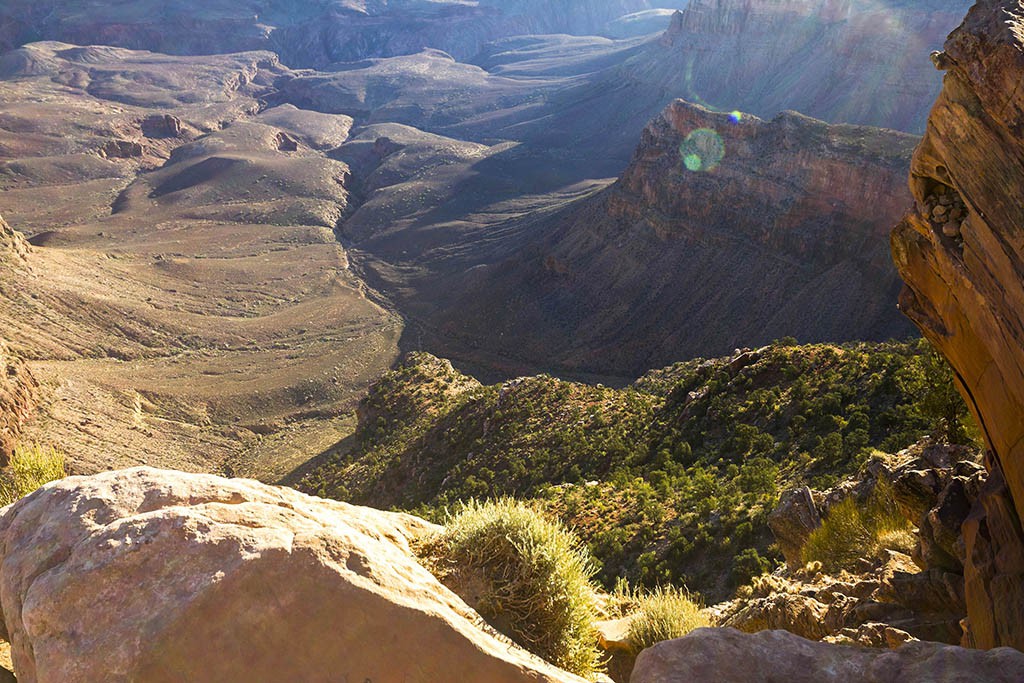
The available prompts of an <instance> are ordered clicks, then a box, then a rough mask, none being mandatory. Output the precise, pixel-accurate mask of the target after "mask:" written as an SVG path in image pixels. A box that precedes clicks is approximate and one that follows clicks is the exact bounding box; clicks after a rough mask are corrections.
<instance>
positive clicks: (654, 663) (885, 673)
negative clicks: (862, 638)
mask: <svg viewBox="0 0 1024 683" xmlns="http://www.w3.org/2000/svg"><path fill="white" fill-rule="evenodd" d="M629 680H630V683H712V682H713V683H747V682H748V681H749V682H751V683H753V682H754V681H757V682H763V681H785V683H937V682H939V681H941V683H975V682H976V681H986V683H1011V682H1014V683H1016V682H1018V681H1021V680H1024V653H1021V652H1018V651H1016V650H1012V649H1010V648H999V649H995V650H992V651H989V652H982V651H979V650H970V649H966V648H960V647H956V646H954V645H940V644H938V643H923V642H911V643H908V644H906V645H903V646H902V647H900V648H898V649H895V650H875V649H868V648H860V647H850V646H845V645H833V644H831V643H819V642H814V641H810V640H805V639H803V638H800V637H799V636H795V635H793V634H792V633H787V632H786V631H762V632H760V633H755V634H746V633H740V632H739V631H735V630H733V629H728V628H719V629H715V628H702V629H697V630H696V631H693V632H692V633H691V634H689V635H688V636H685V637H683V638H678V639H676V640H669V641H665V642H663V643H659V644H657V645H655V646H654V647H650V648H648V649H646V650H644V651H643V652H641V653H640V656H639V658H637V662H636V667H635V668H634V669H633V676H632V678H630V679H629Z"/></svg>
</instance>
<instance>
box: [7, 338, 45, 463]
mask: <svg viewBox="0 0 1024 683" xmlns="http://www.w3.org/2000/svg"><path fill="white" fill-rule="evenodd" d="M38 390H39V384H38V383H37V382H36V379H35V377H34V376H33V375H32V373H31V372H30V371H29V369H28V368H27V367H26V366H25V364H24V363H23V362H22V361H21V360H20V359H19V358H18V357H17V356H15V355H14V354H12V353H11V350H10V349H9V348H8V347H7V345H6V344H5V343H4V342H3V340H0V464H6V462H7V461H8V459H9V458H10V457H11V454H12V453H13V452H14V447H15V446H16V445H17V443H18V436H19V435H20V434H21V430H22V427H24V426H25V423H26V422H28V420H29V418H30V417H31V416H32V413H33V412H34V410H35V403H36V398H37V394H38Z"/></svg>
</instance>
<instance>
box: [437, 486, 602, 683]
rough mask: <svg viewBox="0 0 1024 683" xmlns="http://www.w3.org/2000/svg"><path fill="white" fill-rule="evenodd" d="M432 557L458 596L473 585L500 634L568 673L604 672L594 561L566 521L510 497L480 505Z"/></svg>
mask: <svg viewBox="0 0 1024 683" xmlns="http://www.w3.org/2000/svg"><path fill="white" fill-rule="evenodd" d="M428 552H429V553H430V554H431V555H432V556H433V557H432V560H433V564H434V566H435V568H436V569H437V570H438V571H439V573H441V574H442V578H444V579H446V582H448V583H450V584H453V586H454V587H455V589H456V592H457V593H462V592H463V591H460V590H459V589H458V586H462V587H472V592H473V593H474V595H473V596H472V597H471V598H470V599H469V602H470V603H471V604H473V606H474V607H475V608H476V609H477V611H478V612H479V613H480V615H481V616H482V617H483V618H484V619H486V620H487V621H488V622H489V623H490V624H491V625H492V626H494V627H495V628H497V629H498V630H499V631H501V632H502V633H504V634H505V635H507V636H509V637H510V638H512V639H513V640H514V641H516V642H517V643H519V644H520V645H521V646H523V647H524V648H526V649H527V650H530V651H531V652H533V653H534V654H537V655H539V656H541V657H543V658H544V659H547V660H548V661H550V662H552V663H554V664H556V665H557V666H560V667H561V668H563V669H566V670H567V671H571V672H573V673H576V674H579V675H581V676H584V677H593V676H594V675H595V674H596V673H597V672H598V671H599V670H600V668H601V658H600V654H599V652H598V649H597V642H598V634H597V631H596V629H595V627H594V622H595V621H596V620H597V619H598V613H597V604H596V595H595V590H594V586H593V585H592V583H591V577H592V576H593V573H594V566H593V561H592V559H591V556H590V554H589V553H588V552H587V551H586V549H585V548H584V547H583V545H582V544H581V543H580V541H579V540H578V539H577V538H576V536H575V535H573V534H572V533H571V532H570V531H568V530H567V529H566V528H565V527H563V526H562V525H561V524H558V523H557V522H552V521H549V520H548V519H545V518H544V517H543V516H542V515H541V514H540V513H539V512H537V511H536V510H534V509H532V508H530V507H528V506H526V505H524V504H523V503H519V502H516V501H514V500H511V499H507V498H506V499H501V500H496V501H490V502H478V501H475V500H473V501H469V502H467V503H465V504H461V505H460V506H459V507H458V508H457V509H456V511H455V512H454V514H452V515H451V516H450V517H449V519H448V520H447V525H446V529H445V532H444V534H443V535H442V537H441V538H440V539H439V540H438V541H437V542H436V543H434V544H432V546H431V548H430V550H429V551H428ZM464 597H465V596H464Z"/></svg>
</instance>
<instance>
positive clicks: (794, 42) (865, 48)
mask: <svg viewBox="0 0 1024 683" xmlns="http://www.w3.org/2000/svg"><path fill="white" fill-rule="evenodd" d="M969 4H970V3H969V2H967V1H966V0H955V1H954V2H939V1H937V0H910V1H907V2H900V3H881V2H873V1H871V0H783V1H782V2H779V1H778V0H693V1H692V2H690V4H689V5H688V6H687V8H686V9H685V10H683V11H682V12H681V13H679V14H677V15H676V16H675V17H674V19H673V21H672V26H671V28H670V29H669V31H668V33H667V34H666V35H665V37H664V38H663V39H662V43H663V44H664V45H665V46H666V47H667V48H668V49H667V50H666V59H670V60H672V62H673V63H675V64H676V65H677V66H676V67H675V68H676V72H677V73H678V74H679V75H680V76H679V80H680V81H681V83H680V87H681V89H679V90H677V91H676V93H675V94H676V96H678V97H683V98H685V99H688V100H690V101H693V102H700V103H702V104H707V105H709V106H713V107H715V108H719V109H725V110H729V109H743V110H744V111H752V112H754V113H756V114H758V115H761V116H774V115H775V113H776V112H778V111H780V110H783V109H796V110H798V111H800V112H803V113H804V114H808V115H809V116H814V117H816V118H820V119H824V120H826V121H845V122H849V123H861V124H867V125H873V126H886V127H890V128H896V129H898V130H905V131H910V132H915V133H919V132H921V131H923V129H924V121H925V117H926V113H927V108H928V106H929V104H930V103H931V102H932V101H933V100H934V99H935V96H936V94H937V93H938V89H939V86H940V83H939V79H938V78H936V77H935V74H934V72H932V71H931V65H930V64H929V63H928V53H929V52H930V51H931V50H934V49H937V48H938V47H940V46H941V45H942V41H943V39H944V38H945V36H946V34H947V33H948V32H949V31H950V30H951V29H952V28H953V27H954V26H956V24H957V22H958V21H959V19H960V17H962V16H963V13H964V11H965V10H966V9H967V7H968V6H969ZM865 93H877V94H878V95H879V96H874V97H873V96H864V95H865Z"/></svg>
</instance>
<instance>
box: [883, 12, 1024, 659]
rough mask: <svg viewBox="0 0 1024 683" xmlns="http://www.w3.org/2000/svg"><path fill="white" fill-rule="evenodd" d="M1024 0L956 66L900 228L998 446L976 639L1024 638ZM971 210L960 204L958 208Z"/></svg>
mask: <svg viewBox="0 0 1024 683" xmlns="http://www.w3.org/2000/svg"><path fill="white" fill-rule="evenodd" d="M1022 15H1024V6H1022V4H1021V3H1020V2H1018V1H1016V0H982V1H981V2H979V3H978V4H977V5H975V6H974V7H973V8H972V9H971V11H970V12H969V13H968V15H967V18H966V19H965V20H964V23H963V24H962V25H961V26H960V27H959V28H958V29H957V30H956V31H954V32H953V33H952V34H951V35H950V37H949V40H948V41H947V42H946V45H945V52H943V53H939V54H936V55H934V56H933V59H934V61H935V63H936V66H938V67H939V68H940V69H944V70H945V71H946V76H945V81H944V86H943V90H942V93H941V94H940V95H939V98H938V100H937V102H936V103H935V106H934V108H933V109H932V111H931V116H930V117H929V121H928V132H927V134H926V135H925V138H924V140H923V141H922V142H921V144H920V146H919V147H918V148H917V151H916V152H915V155H914V160H913V163H912V166H911V174H910V186H911V190H912V191H913V194H914V199H915V200H916V205H915V209H914V211H913V212H912V213H911V214H910V215H909V216H907V218H906V219H905V220H904V221H903V222H902V223H900V224H899V225H898V226H897V227H896V229H895V230H894V232H893V234H892V249H893V256H894V259H895V261H896V264H897V267H898V269H899V272H900V275H901V276H902V277H903V279H904V281H905V282H906V288H905V289H904V291H903V293H902V295H901V297H900V306H901V308H902V310H903V311H904V312H905V313H906V314H907V315H908V316H909V317H910V318H911V319H912V320H913V321H914V322H915V323H917V325H918V326H919V327H920V328H921V330H922V331H923V332H924V334H925V335H926V336H927V337H928V339H929V340H931V342H932V343H933V344H934V345H935V346H936V347H937V348H938V349H939V350H940V351H941V352H942V353H943V354H944V355H945V356H946V358H947V359H948V360H949V362H950V364H951V365H952V366H953V368H954V370H955V372H956V379H957V382H958V385H959V388H960V390H961V393H962V394H963V396H964V398H965V399H966V401H967V403H968V405H969V406H970V408H971V410H972V412H973V413H974V415H975V417H976V418H977V421H978V424H979V425H980V427H981V430H982V432H983V434H984V437H985V442H986V444H987V446H988V449H989V458H988V462H987V465H988V467H989V469H990V471H991V475H990V478H989V482H988V485H987V487H986V489H985V491H984V492H983V495H982V500H981V501H980V503H979V504H978V505H976V506H975V509H974V511H973V512H972V514H971V516H970V518H969V519H968V520H967V522H966V523H965V525H964V528H963V533H964V544H965V555H966V558H965V559H966V562H965V579H966V590H967V602H968V624H967V626H968V632H967V635H966V641H967V643H968V644H971V645H975V646H977V647H985V648H988V647H995V646H999V645H1011V646H1014V647H1017V648H1024V533H1022V531H1021V519H1022V518H1024V286H1022V285H1024V228H1022V226H1024V92H1022V91H1021V89H1020V82H1021V79H1022V78H1024V19H1022ZM949 207H953V209H959V211H960V214H961V215H959V216H958V217H957V218H956V219H955V220H950V219H949V216H950V214H951V212H952V211H953V209H950V208H949Z"/></svg>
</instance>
